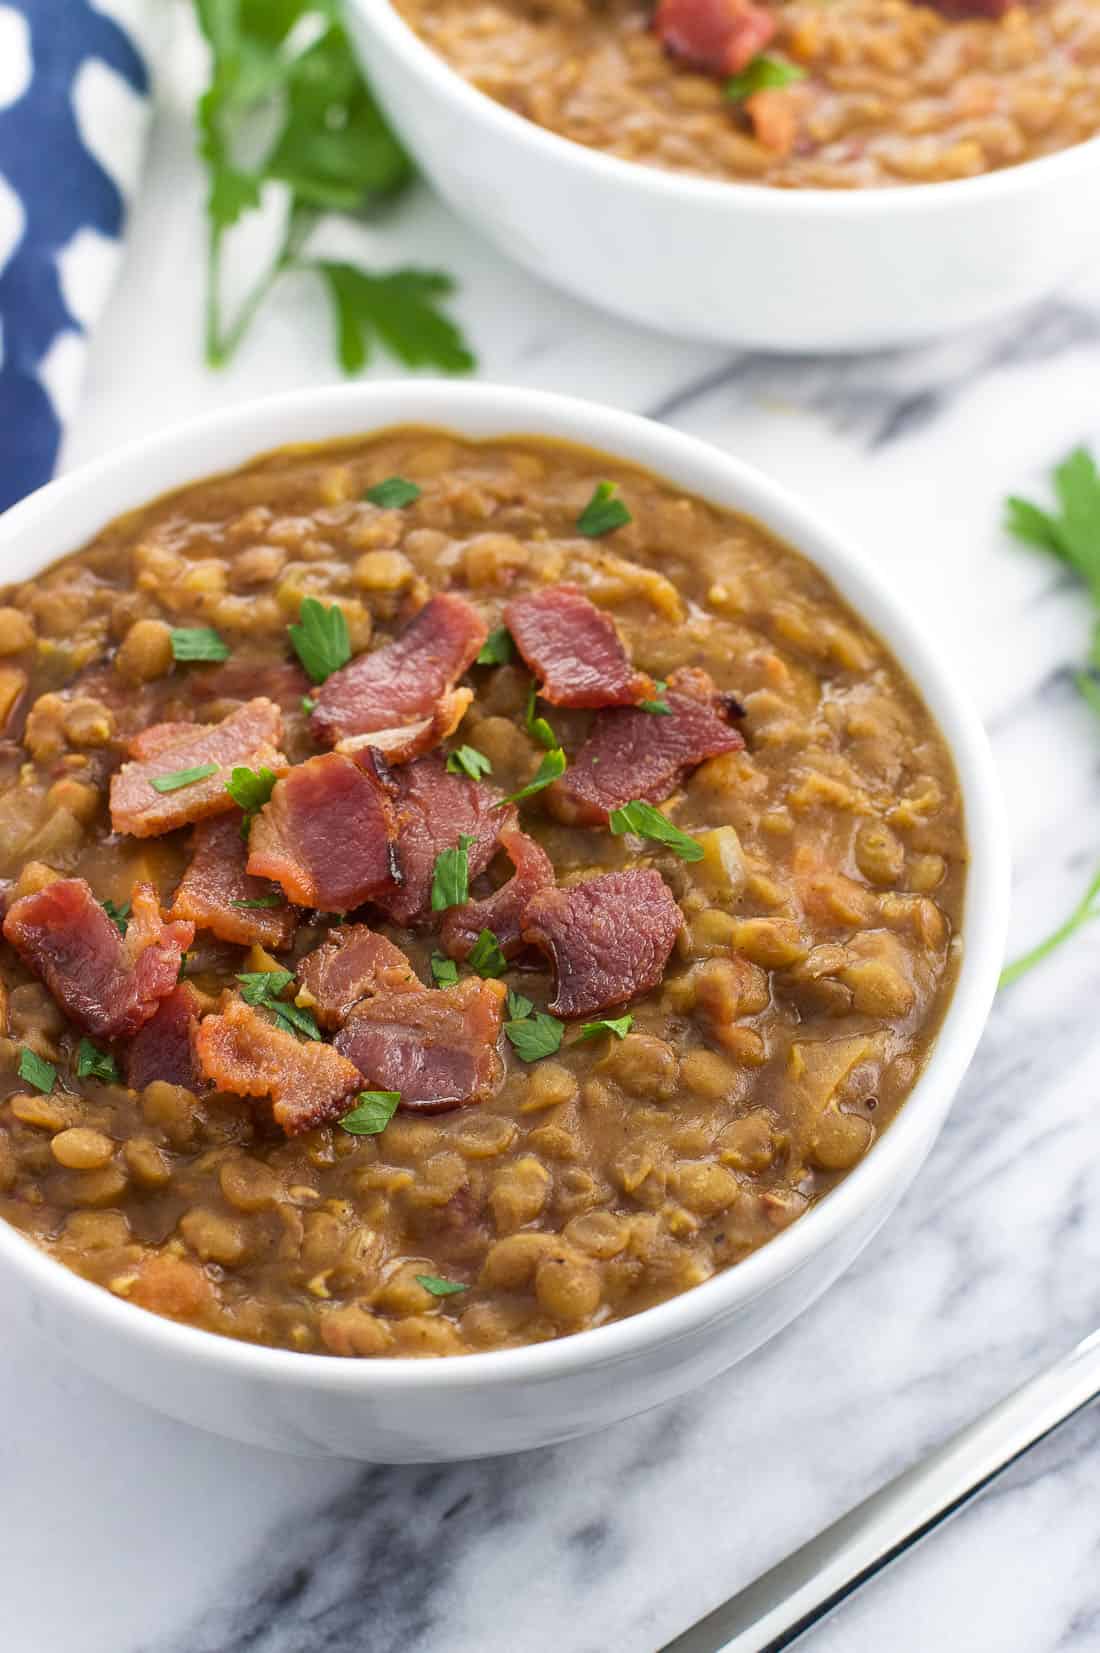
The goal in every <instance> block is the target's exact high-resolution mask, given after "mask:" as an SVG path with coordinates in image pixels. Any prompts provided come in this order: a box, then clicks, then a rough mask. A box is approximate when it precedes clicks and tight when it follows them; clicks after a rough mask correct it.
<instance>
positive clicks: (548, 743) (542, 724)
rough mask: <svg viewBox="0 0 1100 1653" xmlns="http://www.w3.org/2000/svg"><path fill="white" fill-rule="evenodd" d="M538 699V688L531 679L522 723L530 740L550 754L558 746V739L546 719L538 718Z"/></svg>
mask: <svg viewBox="0 0 1100 1653" xmlns="http://www.w3.org/2000/svg"><path fill="white" fill-rule="evenodd" d="M538 698H539V686H538V684H537V683H536V682H535V680H534V678H532V679H531V685H530V687H529V689H528V690H527V710H526V711H525V713H524V716H523V721H524V723H525V724H526V725H527V733H528V734H529V735H530V736H531V739H532V740H537V741H538V743H539V745H540V746H545V747H546V750H547V751H548V752H552V751H553V750H554V747H555V746H557V744H558V737H557V735H556V734H555V733H554V731H553V729H551V727H550V725H549V724H548V723H547V721H546V719H545V718H544V717H539V715H538Z"/></svg>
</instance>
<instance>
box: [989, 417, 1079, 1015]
mask: <svg viewBox="0 0 1100 1653" xmlns="http://www.w3.org/2000/svg"><path fill="white" fill-rule="evenodd" d="M1052 481H1053V487H1054V497H1055V504H1056V508H1055V509H1054V510H1053V511H1051V510H1047V509H1046V508H1045V507H1043V506H1041V505H1036V504H1034V503H1033V502H1032V501H1031V500H1029V499H1021V498H1020V497H1019V496H1018V495H1012V496H1011V497H1010V498H1009V499H1007V500H1006V501H1005V527H1006V528H1007V530H1008V532H1009V533H1010V534H1013V535H1014V536H1015V538H1016V539H1018V540H1023V541H1024V543H1025V544H1027V545H1032V546H1035V547H1037V548H1038V549H1039V550H1041V551H1049V552H1050V553H1051V554H1052V555H1053V556H1055V557H1057V558H1058V560H1059V562H1062V563H1064V564H1065V565H1066V567H1068V568H1069V569H1071V570H1072V572H1073V573H1075V574H1077V575H1078V576H1079V577H1080V579H1082V580H1083V581H1084V583H1085V585H1086V586H1087V588H1088V592H1089V596H1090V598H1091V600H1092V608H1093V623H1092V639H1091V643H1090V647H1089V654H1088V661H1087V667H1086V669H1085V670H1083V671H1079V672H1077V673H1076V674H1075V678H1074V681H1075V683H1076V685H1077V689H1078V692H1079V693H1080V694H1081V696H1082V697H1083V699H1084V700H1085V701H1086V703H1087V704H1088V705H1089V706H1090V707H1091V708H1092V710H1093V711H1094V712H1096V713H1097V714H1100V468H1098V467H1097V463H1096V459H1095V457H1094V456H1093V454H1092V453H1090V451H1089V450H1088V448H1085V447H1080V448H1075V449H1074V451H1073V452H1072V453H1071V454H1070V455H1069V456H1068V457H1067V458H1066V459H1064V460H1063V461H1062V463H1061V464H1060V465H1057V466H1055V469H1054V473H1053V477H1052ZM1094 918H1100V871H1098V872H1097V873H1096V874H1095V876H1094V877H1093V879H1092V882H1091V883H1090V884H1089V886H1088V889H1087V890H1086V891H1085V893H1084V895H1083V896H1082V897H1081V900H1080V901H1079V902H1078V903H1077V905H1076V907H1075V908H1074V909H1073V911H1072V912H1071V913H1070V915H1069V917H1068V918H1066V919H1064V920H1063V922H1062V923H1061V924H1059V925H1058V927H1057V928H1056V929H1055V930H1053V931H1052V932H1051V934H1050V935H1048V936H1046V937H1045V938H1044V939H1043V940H1042V941H1040V942H1039V943H1038V944H1037V945H1036V946H1034V947H1032V948H1031V949H1030V950H1029V951H1028V952H1026V953H1024V954H1023V956H1022V957H1021V958H1018V959H1014V960H1013V961H1012V963H1011V964H1009V965H1007V966H1006V968H1005V969H1004V971H1003V972H1002V974H1001V986H1002V987H1008V986H1009V985H1010V984H1011V983H1012V982H1015V981H1019V979H1020V977H1021V976H1023V975H1026V974H1027V972H1028V971H1029V970H1031V969H1032V968H1033V967H1034V966H1035V965H1036V964H1039V963H1041V962H1042V960H1043V959H1045V958H1047V957H1048V956H1049V955H1050V954H1051V953H1053V952H1054V951H1055V949H1056V948H1058V947H1060V946H1061V945H1062V943H1063V942H1064V941H1068V940H1069V938H1070V937H1071V936H1073V935H1075V934H1076V933H1077V931H1078V930H1080V929H1082V928H1083V927H1084V926H1085V925H1086V924H1089V923H1091V922H1092V920H1093V919H1094Z"/></svg>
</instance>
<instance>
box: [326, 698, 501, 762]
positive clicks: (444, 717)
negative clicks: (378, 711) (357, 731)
mask: <svg viewBox="0 0 1100 1653" xmlns="http://www.w3.org/2000/svg"><path fill="white" fill-rule="evenodd" d="M473 698H474V695H473V690H472V689H452V690H451V692H450V693H449V694H445V695H444V696H443V697H442V699H441V700H440V701H439V703H438V704H437V706H436V708H435V711H434V712H433V713H432V714H431V716H430V717H422V718H420V719H418V721H417V722H416V723H406V724H404V725H403V726H402V727H401V728H400V729H374V730H372V731H371V733H370V734H369V735H349V736H348V738H347V740H341V741H337V743H336V750H337V751H338V752H346V753H348V755H349V756H351V757H354V756H355V754H356V753H357V752H362V751H365V750H366V749H367V748H368V747H370V748H372V749H373V750H374V751H375V752H381V754H382V756H383V757H384V758H385V760H386V762H387V763H390V764H397V763H409V762H411V760H412V759H413V758H419V757H421V756H422V755H423V754H424V753H425V752H430V751H431V750H432V749H433V747H436V746H439V745H440V744H441V743H442V742H443V741H445V740H446V739H447V736H448V735H453V734H454V732H455V730H456V729H457V728H458V726H459V724H460V723H461V722H462V719H463V718H464V717H465V716H466V713H467V711H468V709H469V706H470V702H471V701H472V700H473Z"/></svg>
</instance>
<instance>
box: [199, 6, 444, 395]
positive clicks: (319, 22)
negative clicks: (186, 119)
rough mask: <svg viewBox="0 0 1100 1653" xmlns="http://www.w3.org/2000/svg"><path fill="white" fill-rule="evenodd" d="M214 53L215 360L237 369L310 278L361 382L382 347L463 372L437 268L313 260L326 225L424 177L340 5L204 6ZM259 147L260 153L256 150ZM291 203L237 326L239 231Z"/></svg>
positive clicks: (205, 156) (211, 243)
mask: <svg viewBox="0 0 1100 1653" xmlns="http://www.w3.org/2000/svg"><path fill="white" fill-rule="evenodd" d="M197 11H198V18H199V25H200V27H201V28H202V31H203V33H204V34H205V36H206V39H207V42H208V43H209V46H210V51H211V59H212V66H211V77H210V82H209V85H208V86H207V89H206V91H205V92H204V93H203V95H202V97H201V98H200V99H199V103H198V109H197V119H198V132H199V153H200V156H201V158H202V160H203V163H204V165H205V167H206V171H207V182H208V189H207V199H206V213H207V221H208V232H207V294H206V354H207V359H208V361H209V362H210V363H211V365H212V366H221V365H223V364H224V363H225V362H227V361H228V360H229V359H230V357H231V356H232V355H233V353H234V351H235V350H236V349H237V347H238V346H239V344H240V343H241V340H242V339H243V338H244V336H245V334H246V333H247V332H248V329H249V327H250V325H251V323H252V321H253V319H254V317H255V316H256V314H257V312H258V311H259V309H260V307H261V306H262V304H263V302H264V300H265V299H266V297H267V295H268V293H269V292H270V291H271V289H272V288H273V287H274V286H275V284H276V283H277V281H278V280H279V278H280V276H282V275H283V274H284V273H286V272H288V271H306V272H311V273H313V274H314V275H316V276H317V277H319V278H320V279H321V281H322V282H323V283H324V284H325V286H326V288H327V290H328V291H329V293H330V295H331V296H332V299H333V303H334V306H335V308H336V311H337V316H338V322H339V327H338V339H337V343H338V348H339V355H340V360H341V362H342V364H343V366H344V368H345V369H346V370H347V371H348V372H355V371H357V370H358V368H359V367H361V366H362V364H363V362H364V361H365V359H366V356H367V352H368V349H369V347H370V344H371V343H373V342H374V341H377V342H378V343H379V344H381V345H383V346H384V347H385V348H386V349H387V350H388V351H389V352H390V353H391V354H392V355H394V356H396V357H398V358H399V359H400V360H401V361H403V362H404V363H405V364H406V365H407V366H409V367H417V366H425V365H430V366H434V367H439V368H442V369H443V370H444V371H446V372H463V371H465V370H466V369H467V368H469V367H471V366H472V365H473V358H472V356H471V355H470V352H469V351H468V350H467V348H466V346H465V343H464V341H463V339H462V337H461V335H460V334H459V332H458V331H457V329H456V328H455V327H454V326H453V324H452V323H451V322H450V321H448V319H447V318H446V316H445V315H444V314H443V313H442V311H441V310H440V308H439V301H440V300H441V299H442V298H444V297H446V295H447V294H448V293H449V292H450V291H451V287H452V283H451V281H450V278H449V277H448V276H446V275H443V274H441V273H440V272H438V271H434V270H419V269H400V270H395V271H392V272H389V273H383V274H376V273H371V274H367V273H365V272H364V271H362V270H358V269H356V267H355V266H354V265H351V264H339V263H326V262H324V261H322V260H318V259H315V258H311V257H310V256H309V251H308V247H309V241H310V238H311V235H312V233H313V231H314V229H315V228H316V227H317V225H318V224H319V222H320V221H321V219H322V217H323V216H324V214H326V213H330V212H337V213H344V214H348V215H349V216H352V217H354V218H356V219H361V218H363V217H365V216H368V215H370V214H371V213H377V212H378V211H379V210H380V209H381V208H382V207H383V206H384V205H385V204H387V203H388V202H389V201H391V200H392V199H394V198H395V197H396V196H398V195H400V194H401V193H402V192H403V191H404V190H405V189H406V188H407V187H408V186H409V185H410V184H411V182H412V179H413V169H412V165H411V163H410V161H409V158H408V156H407V155H406V153H405V151H404V149H403V148H402V146H401V144H400V143H399V141H398V139H397V138H396V136H395V135H394V133H393V132H392V131H391V130H390V128H389V126H388V125H387V124H386V121H385V119H384V118H383V116H382V113H381V111H380V109H379V108H378V105H377V104H376V102H375V100H374V97H373V95H372V94H371V92H370V89H369V88H368V86H367V85H366V83H365V81H364V80H363V77H362V74H361V72H360V70H359V67H358V64H357V62H356V60H355V57H354V56H353V54H352V50H351V46H350V44H349V41H348V38H347V35H346V34H345V32H344V30H343V29H342V28H341V27H340V25H339V23H338V21H337V20H336V17H335V9H334V7H333V6H332V5H331V3H330V0H267V3H264V0H197ZM267 133H270V137H268V138H267V141H266V143H263V142H261V143H260V146H259V152H258V155H257V139H258V138H261V139H262V137H263V136H264V135H265V134H267ZM270 183H277V184H278V185H280V186H281V187H282V189H283V190H284V191H285V192H286V195H287V201H286V210H285V216H284V221H283V234H282V239H281V242H280V243H279V245H278V248H277V250H276V251H275V253H274V256H273V257H272V259H271V260H270V262H269V263H268V265H267V267H266V268H265V269H264V270H263V271H262V273H261V274H260V275H259V277H258V278H257V279H256V281H255V282H254V283H253V285H252V288H251V290H250V291H249V292H248V293H247V294H246V296H245V297H244V299H243V301H242V302H241V304H240V305H239V307H238V309H237V312H236V314H235V315H234V316H233V317H232V318H231V319H227V318H226V317H225V316H224V315H223V310H222V291H221V288H222V255H223V251H224V246H225V238H226V235H227V233H228V232H229V231H230V230H231V229H232V228H233V227H234V225H236V224H237V223H238V222H239V221H240V220H241V219H242V218H243V217H244V216H245V215H246V214H249V213H252V212H253V211H255V210H256V209H258V208H259V207H260V206H261V204H262V203H263V202H264V201H265V186H266V185H268V184H270Z"/></svg>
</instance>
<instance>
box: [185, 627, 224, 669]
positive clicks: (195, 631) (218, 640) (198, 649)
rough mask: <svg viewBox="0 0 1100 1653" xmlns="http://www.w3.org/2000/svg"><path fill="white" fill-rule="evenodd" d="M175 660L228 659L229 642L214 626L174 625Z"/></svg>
mask: <svg viewBox="0 0 1100 1653" xmlns="http://www.w3.org/2000/svg"><path fill="white" fill-rule="evenodd" d="M172 658H173V660H181V661H187V660H228V659H229V644H228V643H227V642H226V641H225V638H224V637H221V636H219V635H218V633H217V632H216V631H215V630H214V628H213V626H173V627H172Z"/></svg>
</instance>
